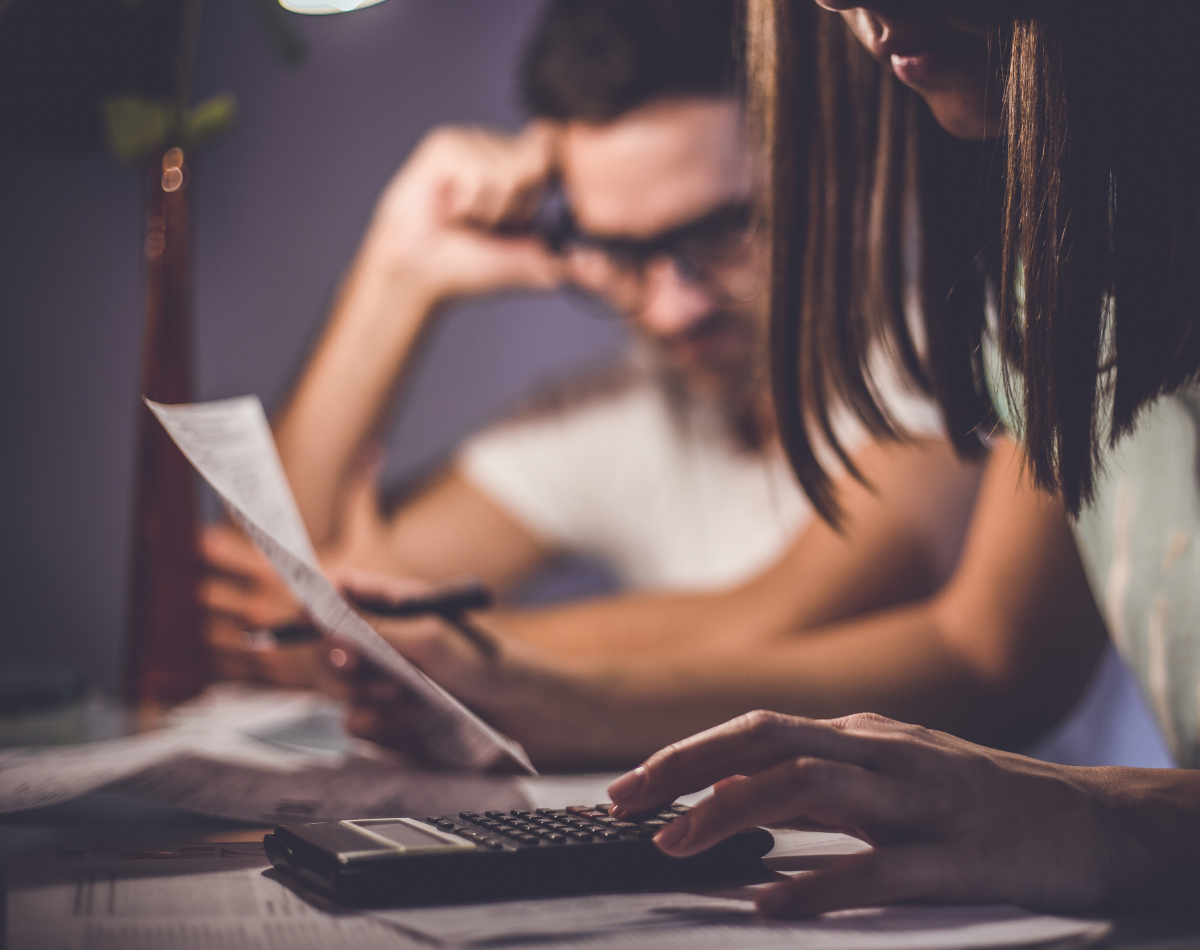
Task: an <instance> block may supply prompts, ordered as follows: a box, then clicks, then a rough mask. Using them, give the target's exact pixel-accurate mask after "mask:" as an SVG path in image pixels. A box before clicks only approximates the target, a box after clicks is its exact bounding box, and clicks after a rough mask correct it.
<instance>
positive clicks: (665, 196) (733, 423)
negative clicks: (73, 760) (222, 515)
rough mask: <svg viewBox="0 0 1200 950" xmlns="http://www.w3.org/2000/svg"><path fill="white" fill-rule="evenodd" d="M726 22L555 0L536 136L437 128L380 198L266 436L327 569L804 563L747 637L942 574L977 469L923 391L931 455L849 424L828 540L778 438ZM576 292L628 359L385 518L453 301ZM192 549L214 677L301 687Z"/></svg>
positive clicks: (876, 601) (537, 95)
mask: <svg viewBox="0 0 1200 950" xmlns="http://www.w3.org/2000/svg"><path fill="white" fill-rule="evenodd" d="M732 11H733V3H732V0H555V2H552V3H551V4H550V5H549V6H548V7H547V9H546V11H545V13H544V15H543V17H542V19H541V21H540V23H539V24H538V26H537V28H536V30H535V33H534V35H533V37H532V39H531V41H530V43H529V46H528V49H527V51H526V55H525V58H524V62H523V64H522V68H521V90H522V96H523V99H524V102H525V105H526V108H527V110H528V112H529V114H530V117H531V121H530V123H529V124H528V125H527V126H526V128H525V129H524V130H523V131H522V132H520V133H519V134H517V135H507V134H503V133H497V132H491V131H484V130H480V129H468V128H445V129H439V130H436V131H434V132H432V133H431V134H430V135H429V136H428V137H427V138H426V139H425V140H424V141H423V142H422V144H421V145H420V146H419V147H418V148H417V149H416V150H415V152H414V153H413V154H412V156H411V157H410V158H409V160H408V161H407V162H406V163H405V165H404V166H403V167H402V168H401V169H400V171H399V172H398V173H397V175H396V176H395V178H394V179H393V180H392V182H391V183H390V184H389V185H388V186H387V188H386V189H385V191H384V193H383V194H382V196H381V198H380V200H379V203H378V205H377V207H376V210H375V213H374V217H373V219H372V221H371V224H370V226H369V227H368V229H367V232H366V235H365V236H364V239H363V242H362V245H361V247H360V249H359V252H358V254H357V257H356V258H355V260H354V262H353V263H352V265H351V267H350V268H349V270H348V272H347V275H346V277H345V280H344V283H343V286H342V288H341V291H340V293H339V295H338V299H337V301H336V304H335V306H334V309H333V313H332V315H331V317H330V320H329V323H328V325H327V327H326V329H325V331H324V333H323V335H322V337H321V339H320V340H319V342H318V344H317V346H316V348H315V350H314V352H313V354H312V356H311V358H310V360H309V362H308V364H307V366H306V368H305V370H304V372H303V374H302V376H301V378H300V381H299V383H298V385H297V387H296V389H295V391H294V392H293V394H292V396H291V398H290V399H289V400H288V401H287V403H286V404H285V405H284V407H283V408H282V410H281V411H280V413H279V414H278V415H277V418H276V423H275V432H276V438H277V441H278V445H279V450H280V455H281V457H282V460H283V464H284V467H285V469H286V471H287V474H288V477H289V479H290V481H291V484H292V487H293V490H294V492H295V494H296V498H297V501H298V503H299V506H300V510H301V513H302V515H303V517H304V519H305V522H306V524H307V526H308V529H309V532H310V534H311V535H312V538H313V541H314V544H315V545H316V547H317V550H318V552H320V554H321V556H322V560H323V561H324V563H325V564H326V566H327V568H330V569H337V568H347V567H349V568H355V569H358V570H369V571H372V572H376V573H381V574H386V575H392V576H401V577H415V578H421V579H425V580H430V581H437V580H442V579H446V578H450V577H455V576H459V575H462V574H473V575H475V576H477V577H479V578H481V579H482V580H483V581H485V582H486V583H488V584H489V585H491V586H492V587H493V588H495V589H497V590H498V591H499V592H501V593H502V594H503V593H505V592H507V591H511V590H512V589H513V588H514V587H515V586H516V585H518V584H519V583H520V582H522V581H523V580H525V579H526V578H528V577H529V576H531V574H533V573H534V572H536V571H537V570H538V569H539V568H541V567H542V566H544V565H545V564H547V563H548V562H549V561H550V560H552V559H553V558H555V557H557V556H559V555H561V554H564V553H577V554H585V555H590V556H595V557H599V558H601V559H602V560H603V561H605V562H606V563H607V564H608V565H609V566H610V568H611V569H612V571H613V573H614V574H615V575H616V577H617V578H618V579H619V581H620V582H621V584H622V586H623V587H624V588H625V589H626V590H627V591H629V590H632V591H698V590H699V591H706V590H707V591H712V590H721V589H726V588H730V587H733V586H734V585H737V584H740V583H742V582H744V581H746V580H747V579H748V578H750V577H751V576H753V575H755V574H757V573H759V572H762V571H764V570H766V569H768V568H769V567H770V566H771V565H772V564H774V563H775V562H777V561H778V560H779V559H780V558H781V557H782V556H783V555H784V554H785V552H794V551H795V550H796V549H797V547H799V548H801V549H803V550H805V551H808V552H809V558H810V560H811V561H813V562H814V565H815V566H814V567H813V569H811V570H810V571H808V572H807V573H806V576H797V577H795V578H794V581H793V584H794V586H795V587H796V588H798V591H799V592H798V593H797V592H793V593H792V594H790V595H789V598H788V600H789V602H788V604H787V605H786V611H785V610H784V609H783V607H782V606H781V607H779V608H778V609H775V610H772V605H770V604H766V605H764V606H763V609H762V611H761V614H760V615H755V616H753V617H750V616H746V615H744V614H743V615H741V616H740V619H739V626H740V627H741V628H742V631H743V632H744V631H745V630H747V629H750V628H755V627H761V628H762V629H767V628H770V627H773V626H778V625H779V624H781V623H786V624H787V625H789V626H801V627H802V626H804V625H806V624H808V623H812V624H817V623H823V622H828V621H829V620H832V619H836V618H840V617H845V616H849V615H853V614H856V613H861V612H864V611H867V610H870V609H874V608H878V607H881V606H884V605H887V604H892V603H899V602H904V601H907V600H911V599H914V598H916V597H919V596H922V595H924V594H927V593H929V592H931V591H932V590H934V589H936V587H937V586H938V585H939V584H940V583H941V581H942V580H943V579H944V578H945V577H946V576H947V575H948V573H949V571H950V569H951V568H952V567H953V564H954V562H955V559H956V557H957V552H958V546H959V543H960V541H961V536H962V530H963V526H964V525H965V523H966V518H967V515H968V513H969V509H970V505H971V501H972V499H973V496H974V492H975V487H976V482H977V477H978V473H977V470H976V469H975V467H974V466H964V465H961V464H960V463H958V462H956V461H955V460H954V459H953V455H952V453H951V452H950V450H949V448H948V447H947V446H946V444H945V443H944V442H942V441H941V440H940V439H939V438H938V437H937V428H936V427H937V422H936V419H937V416H936V413H935V412H934V411H933V409H932V408H931V407H930V406H928V405H927V404H926V403H925V402H924V401H923V400H920V399H918V398H916V397H914V396H912V395H910V394H906V393H900V392H894V393H888V394H886V395H887V398H888V402H889V405H891V407H892V409H893V412H894V414H895V416H896V418H897V421H898V422H899V423H900V424H902V425H903V426H905V427H906V428H907V429H908V430H909V431H911V432H913V433H916V434H918V435H923V436H926V437H927V438H925V439H921V440H916V441H913V442H909V443H898V444H891V445H887V446H881V445H867V444H865V443H864V441H863V440H862V439H861V438H860V437H858V436H857V435H856V434H855V433H854V432H853V431H851V430H850V429H849V428H847V431H846V432H845V433H844V437H845V443H846V444H847V445H848V446H849V447H850V448H851V450H852V454H853V457H854V461H855V463H856V465H857V466H858V467H859V469H860V471H861V472H862V473H863V474H864V475H865V476H866V478H867V479H868V480H869V481H870V483H871V484H872V486H873V489H874V490H873V491H866V490H864V489H862V488H861V486H858V485H856V484H853V483H852V480H850V479H845V480H844V481H845V483H846V485H845V497H844V499H843V503H844V505H845V506H846V509H847V513H848V515H849V518H848V520H847V530H846V532H845V534H843V535H838V534H836V533H835V532H833V531H832V530H831V529H829V528H828V527H827V526H825V525H824V524H822V523H819V522H816V523H814V522H813V519H812V517H811V510H810V507H809V505H808V503H807V501H806V500H805V499H804V497H803V496H802V494H801V493H800V491H799V489H798V487H797V486H796V485H795V483H794V480H793V477H792V475H791V472H790V470H789V468H788V466H787V463H786V460H785V459H784V458H783V455H782V453H781V451H780V449H779V447H778V445H777V443H776V440H775V438H774V434H773V421H772V417H771V412H770V407H769V397H768V395H767V393H766V390H765V386H764V383H765V371H764V368H763V367H764V363H763V355H764V352H765V344H766V341H765V339H764V326H765V320H764V316H763V306H764V303H765V293H764V289H763V288H762V286H761V283H760V280H759V276H758V275H759V272H760V270H759V263H758V260H757V257H758V251H759V250H760V242H759V241H758V238H759V237H760V236H761V235H759V234H758V229H757V216H756V215H755V213H754V210H753V204H752V200H751V198H752V195H751V190H752V180H753V169H752V168H751V164H750V161H749V159H748V150H747V147H746V142H745V137H744V129H743V117H742V112H741V108H740V105H739V102H738V100H737V98H736V95H735V75H736V64H735V60H734V56H733V52H732V50H733V43H732V39H731V37H732V36H733V32H734V31H733V12H732ZM563 284H570V285H573V286H575V287H576V288H579V289H581V290H584V291H586V292H588V293H589V294H590V295H592V296H593V297H595V298H596V299H598V300H602V301H604V302H605V303H606V304H607V305H608V307H609V308H610V309H611V310H612V311H613V312H615V313H617V314H619V315H620V316H621V317H623V318H624V319H625V320H626V321H627V323H628V325H629V327H630V329H631V330H632V337H633V341H632V345H631V347H630V351H629V352H628V353H627V354H626V355H625V356H624V357H623V358H622V359H621V360H620V361H619V362H618V363H617V364H615V365H613V366H609V367H605V368H604V369H602V370H601V371H599V372H596V373H592V374H589V375H587V376H584V377H580V378H578V379H574V380H570V381H567V382H566V383H564V384H560V385H557V386H555V387H553V388H551V389H548V390H547V391H545V392H543V393H542V394H540V395H539V396H538V397H537V398H536V399H535V400H533V401H532V402H531V404H530V405H529V406H527V407H525V408H524V409H523V410H522V411H520V412H518V413H516V414H514V415H512V416H511V417H510V418H508V419H506V420H504V421H502V422H501V423H499V424H498V425H495V426H493V427H491V428H489V429H487V430H485V431H484V432H482V433H480V434H478V435H476V436H474V437H473V438H471V439H470V440H468V441H467V442H466V444H465V445H464V446H463V447H462V448H461V450H460V451H459V453H458V454H457V456H456V457H455V459H454V460H453V461H452V463H451V464H450V465H449V466H447V467H446V468H445V469H444V470H442V471H440V472H438V473H436V474H435V475H434V476H433V477H432V478H430V479H429V480H428V481H427V482H426V483H425V484H424V485H422V486H421V487H420V488H419V490H417V491H415V492H412V493H410V494H409V495H408V496H407V497H405V498H404V499H402V500H401V502H400V503H399V504H398V505H396V506H395V507H394V508H392V509H391V510H389V511H387V512H381V511H380V510H379V506H378V505H377V504H376V485H375V472H376V468H377V466H376V465H375V464H373V462H372V460H373V459H375V458H377V452H378V450H377V448H376V445H377V440H378V438H379V434H380V432H381V430H382V428H383V424H384V421H385V419H386V416H387V415H388V413H389V411H390V410H391V409H392V402H393V399H392V394H393V393H394V392H395V391H396V389H397V386H398V384H399V383H400V382H401V381H402V380H403V378H404V376H405V374H406V372H407V371H408V370H409V369H410V367H411V365H412V362H413V359H414V356H415V353H416V351H417V350H418V348H419V345H420V343H421V341H422V339H423V337H424V335H425V334H426V333H427V332H428V331H429V329H430V327H431V326H433V325H434V324H435V323H436V321H437V319H438V316H439V314H440V313H442V312H443V311H444V309H445V307H446V305H447V304H449V303H450V302H452V301H456V300H463V299H468V298H471V297H476V296H480V295H485V294H493V293H497V292H500V291H505V290H530V289H545V290H550V289H553V288H557V287H559V286H561V285H563ZM462 385H468V386H469V385H470V380H462ZM204 552H205V556H206V558H207V560H208V563H209V565H210V567H211V569H212V573H211V575H210V578H209V580H208V581H207V582H206V583H205V585H204V588H203V592H202V593H203V599H204V602H205V604H206V606H207V607H208V609H209V611H210V617H211V624H210V629H211V639H212V642H213V644H214V647H215V648H216V650H217V652H218V657H219V660H220V665H221V667H222V669H223V671H224V672H225V673H227V674H228V675H235V676H249V677H254V678H265V679H270V680H276V681H284V682H307V681H308V680H309V678H310V676H311V669H310V668H309V665H308V662H307V658H308V656H309V651H308V649H307V648H286V649H285V648H275V649H270V648H269V649H261V648H254V649H249V648H247V647H248V645H251V646H256V647H258V646H261V642H260V641H261V638H249V637H247V636H246V632H247V631H253V630H256V629H259V628H273V627H278V626H279V625H281V624H284V623H287V622H289V621H291V620H293V619H295V617H296V610H295V606H294V604H293V603H292V601H291V598H290V597H289V596H288V595H287V592H286V590H285V589H284V588H283V586H282V585H281V583H280V582H279V581H278V580H277V579H276V578H275V577H274V575H273V574H272V573H271V571H270V568H269V567H268V566H267V565H266V563H265V561H264V560H263V559H262V558H261V556H260V555H258V553H257V552H256V551H255V550H254V549H253V548H252V547H251V546H250V545H249V543H248V542H246V541H245V539H244V538H242V537H241V536H240V535H239V534H237V533H236V532H235V531H233V530H232V529H230V528H227V527H213V528H210V529H209V530H208V532H207V533H206V535H205V538H204ZM629 603H630V608H629V609H630V610H632V611H634V612H636V611H637V610H638V607H637V604H636V602H635V601H630V602H629ZM784 613H786V617H787V619H786V621H783V620H781V619H780V618H781V617H782V616H783V615H784ZM577 621H578V622H577ZM504 623H505V625H506V630H507V631H508V632H511V633H512V634H513V635H514V636H516V637H518V638H524V639H526V640H527V641H529V642H531V643H535V644H536V645H537V646H538V647H540V648H542V649H545V650H548V651H550V652H552V653H553V652H558V653H560V654H563V655H567V654H575V653H577V652H578V649H579V644H578V641H579V636H580V634H581V631H584V630H587V631H588V633H587V637H588V639H589V642H590V645H591V648H592V649H601V650H602V649H606V648H607V646H606V645H604V644H599V643H598V642H597V637H596V634H595V628H594V624H592V623H590V622H587V621H586V616H585V615H584V614H580V613H579V611H577V610H576V611H572V610H565V611H562V612H555V611H551V612H549V613H541V614H538V615H536V616H533V617H526V618H522V617H521V616H519V615H515V614H512V615H508V616H506V618H505V620H504ZM623 626H624V625H620V624H616V625H606V628H611V629H609V632H607V633H606V634H605V638H606V644H607V645H608V646H611V649H612V650H613V651H622V652H624V653H626V654H628V653H629V651H630V650H633V651H634V653H636V651H637V650H638V649H642V648H644V649H647V650H649V649H650V648H651V647H652V644H651V643H650V642H649V641H650V640H651V639H653V638H654V637H656V636H661V637H662V638H665V639H667V640H674V639H675V638H678V637H679V636H680V631H673V630H672V631H666V630H663V631H656V632H651V631H650V629H649V627H647V626H646V625H644V624H643V625H633V626H630V627H628V629H631V630H632V629H634V628H635V627H636V629H637V630H638V633H637V635H636V637H633V638H632V639H631V638H630V637H628V636H627V637H625V638H622V635H621V628H622V627H623ZM652 626H653V625H652V624H651V625H650V627H652ZM690 731H694V729H691V730H690Z"/></svg>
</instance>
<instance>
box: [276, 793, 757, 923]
mask: <svg viewBox="0 0 1200 950" xmlns="http://www.w3.org/2000/svg"><path fill="white" fill-rule="evenodd" d="M608 808H609V806H608V805H607V804H602V805H595V806H585V805H575V806H572V807H570V808H538V809H534V810H525V811H523V810H515V811H485V812H473V811H464V812H460V813H459V814H458V815H439V816H434V817H430V818H363V819H358V820H353V821H322V822H313V823H310V824H300V825H280V826H279V827H278V828H276V829H275V831H274V833H273V834H269V835H267V836H266V837H265V838H264V839H263V844H264V846H265V847H266V851H267V856H268V857H269V858H270V859H271V863H272V864H273V865H275V867H276V868H277V869H278V870H279V872H280V873H281V874H282V875H283V876H284V877H285V878H289V879H291V880H292V881H293V882H294V883H296V884H298V885H300V886H301V887H302V888H303V889H307V890H309V891H314V892H316V893H317V894H319V895H321V896H322V897H325V898H327V899H329V900H332V901H334V902H335V903H338V904H342V905H344V906H347V907H404V906H417V905H423V904H450V903H459V902H463V901H477V900H495V899H500V898H511V897H544V896H550V895H561V894H589V893H606V892H619V891H641V890H670V889H676V888H681V887H700V886H711V885H716V884H741V883H754V882H759V881H765V880H769V879H771V878H772V876H773V875H772V874H771V872H770V871H769V870H767V868H766V866H765V865H764V864H763V862H762V856H763V855H764V854H766V853H767V852H768V851H770V850H771V848H772V847H773V846H774V843H775V840H774V838H772V837H771V833H770V832H769V831H767V830H765V829H763V828H751V829H749V830H746V831H740V832H738V833H737V834H735V835H732V836H731V837H729V838H726V839H725V840H724V841H722V842H720V843H719V844H717V845H714V846H713V847H712V848H710V849H709V850H707V851H705V852H703V853H701V854H697V855H693V856H692V857H689V858H672V857H668V856H667V855H665V854H663V853H662V852H661V851H659V850H658V848H657V847H656V846H655V844H654V842H653V841H651V840H650V839H651V838H653V837H654V835H656V834H657V833H658V832H659V831H661V830H662V829H663V828H664V827H666V825H667V824H668V823H669V822H671V821H674V820H675V819H676V818H677V817H678V816H679V815H680V814H682V813H684V812H686V811H687V806H686V805H671V806H670V807H669V808H667V809H665V810H663V811H661V812H658V813H657V814H654V815H651V816H642V817H641V818H640V820H638V821H618V820H617V819H615V818H612V817H611V816H610V815H609V814H608Z"/></svg>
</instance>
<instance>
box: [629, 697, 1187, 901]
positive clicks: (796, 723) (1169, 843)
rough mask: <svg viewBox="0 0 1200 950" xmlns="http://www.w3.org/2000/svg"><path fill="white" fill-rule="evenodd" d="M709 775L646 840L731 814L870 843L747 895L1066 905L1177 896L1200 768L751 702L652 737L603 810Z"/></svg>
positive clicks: (669, 795)
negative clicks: (1071, 759) (703, 724)
mask: <svg viewBox="0 0 1200 950" xmlns="http://www.w3.org/2000/svg"><path fill="white" fill-rule="evenodd" d="M714 783H716V791H715V793H714V794H713V795H712V796H711V797H709V798H708V799H706V800H704V801H702V802H700V803H699V804H698V805H697V806H696V807H695V808H693V809H692V810H691V811H689V812H688V813H687V815H686V816H684V817H681V818H679V819H677V820H676V821H674V822H672V823H671V825H670V826H668V828H667V829H665V830H664V831H662V832H660V833H659V835H658V836H657V838H656V839H655V840H656V842H657V844H658V845H659V847H661V848H662V849H663V850H664V851H666V852H667V853H668V854H671V855H675V856H677V857H683V856H686V855H689V854H695V853H696V852H698V851H701V850H703V849H704V848H706V847H708V846H710V845H712V844H715V843H716V842H717V841H719V840H720V839H721V838H723V837H725V836H726V835H728V834H731V833H732V832H734V831H737V830H739V829H741V828H747V827H752V826H754V825H787V826H791V827H795V828H803V829H813V830H838V831H845V832H848V833H850V834H853V835H857V836H858V837H860V838H862V839H864V840H866V841H869V842H870V843H871V844H872V845H874V850H872V851H869V852H864V853H860V854H856V855H852V856H850V857H847V858H844V859H842V860H840V861H838V862H837V863H835V864H833V865H832V866H830V867H828V868H825V869H822V870H818V871H814V872H812V873H810V874H803V875H799V876H797V877H795V878H793V879H792V880H790V881H787V882H786V883H780V884H777V885H775V886H773V887H771V888H767V889H765V890H764V891H763V892H761V894H760V895H759V896H758V906H759V910H760V911H762V912H763V913H766V914H768V915H770V916H776V917H808V916H812V915H815V914H819V913H823V912H825V911H830V910H838V909H841V908H846V907H860V906H870V905H878V904H886V903H893V902H896V901H911V900H934V901H943V902H947V901H948V902H963V903H984V902H987V903H991V902H1011V903H1015V904H1022V905H1024V906H1026V907H1033V908H1040V909H1045V910H1073V909H1078V908H1083V907H1089V906H1092V905H1095V904H1098V903H1100V902H1102V901H1112V900H1116V901H1123V902H1132V903H1154V904H1159V905H1162V904H1167V905H1175V906H1179V907H1186V908H1188V909H1191V908H1193V907H1194V905H1195V899H1196V888H1197V886H1200V774H1197V773H1196V772H1194V771H1187V770H1183V769H1179V770H1176V769H1123V768H1077V767H1070V766H1062V765H1054V764H1051V763H1047V762H1039V761H1037V760H1035V759H1027V758H1025V757H1023V756H1019V755H1012V754H1009V753H1005V752H997V751H995V750H993V749H987V748H983V747H981V746H977V745H972V744H971V743H969V742H964V741H963V740H961V739H956V738H954V737H952V736H948V735H945V734H944V733H939V732H933V731H931V730H927V729H922V728H920V727H918V726H910V725H905V724H903V723H898V722H892V721H890V720H887V719H884V718H882V717H880V716H872V715H870V714H861V715H855V716H848V717H846V718H843V719H836V720H832V721H827V722H817V721H813V720H811V719H799V718H793V717H788V716H780V715H778V714H777V713H767V712H754V713H750V714H749V715H746V716H742V717H740V718H739V719H737V720H734V721H732V722H728V723H725V724H724V725H722V726H719V727H717V728H715V729H711V730H709V731H708V732H707V733H704V734H702V735H698V736H694V737H692V738H691V739H688V740H685V741H684V742H680V743H677V744H676V745H674V746H672V747H670V748H667V749H663V750H662V751H661V752H658V753H656V754H655V755H653V756H651V757H650V758H649V759H648V760H647V761H646V762H645V763H644V764H643V765H642V766H640V767H638V768H637V769H635V770H634V771H632V772H629V773H627V774H626V775H624V776H622V777H621V778H620V779H618V780H617V781H616V782H615V783H614V784H613V785H612V786H611V787H610V789H609V794H610V795H611V796H612V799H613V802H614V803H615V807H614V809H613V814H614V815H616V816H617V817H621V816H624V815H626V814H634V813H638V812H641V811H644V810H646V809H648V808H653V807H655V806H660V805H661V804H663V803H665V802H670V801H673V800H674V799H675V798H676V797H677V796H679V795H682V794H685V793H687V792H694V791H698V790H700V789H703V788H706V787H707V786H709V785H712V784H714Z"/></svg>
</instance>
